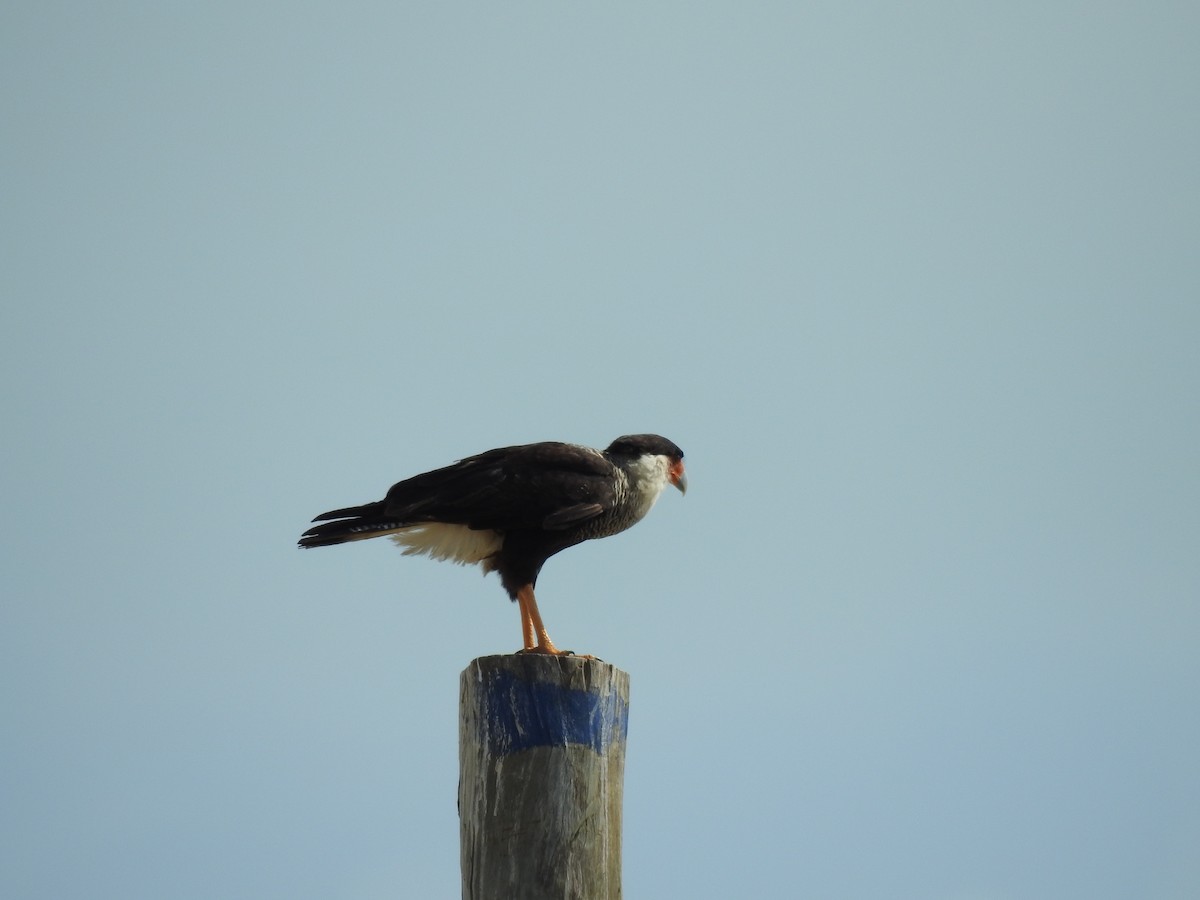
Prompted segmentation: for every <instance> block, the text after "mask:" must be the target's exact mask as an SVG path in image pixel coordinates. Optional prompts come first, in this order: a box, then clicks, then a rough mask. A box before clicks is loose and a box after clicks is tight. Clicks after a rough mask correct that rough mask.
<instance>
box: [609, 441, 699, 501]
mask: <svg viewBox="0 0 1200 900" xmlns="http://www.w3.org/2000/svg"><path fill="white" fill-rule="evenodd" d="M605 453H607V454H608V455H609V456H610V457H618V458H624V459H626V460H629V461H633V460H637V459H641V458H644V457H662V458H663V459H664V460H665V462H666V468H667V481H668V482H669V483H670V484H672V485H674V486H675V487H677V488H678V489H679V493H681V494H686V493H687V475H686V474H685V472H684V466H683V451H682V450H680V449H679V445H678V444H675V443H674V442H672V441H669V440H667V439H666V438H665V437H662V436H661V435H657V434H627V435H625V436H624V437H619V438H617V439H616V440H615V441H613V442H612V443H611V444H609V445H608V449H607V450H606V451H605Z"/></svg>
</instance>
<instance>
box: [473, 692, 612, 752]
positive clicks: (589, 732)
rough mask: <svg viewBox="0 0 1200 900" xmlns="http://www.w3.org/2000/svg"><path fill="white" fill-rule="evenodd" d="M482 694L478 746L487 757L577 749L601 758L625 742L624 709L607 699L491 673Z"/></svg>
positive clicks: (606, 696)
mask: <svg viewBox="0 0 1200 900" xmlns="http://www.w3.org/2000/svg"><path fill="white" fill-rule="evenodd" d="M485 677H486V679H487V684H486V685H484V690H483V694H484V696H483V701H484V707H483V715H482V716H481V717H480V730H481V731H482V732H483V733H482V734H480V735H479V738H480V742H481V743H484V744H486V745H487V748H488V752H489V754H490V755H492V756H505V755H507V754H509V753H517V752H520V751H521V750H528V749H530V748H531V747H565V746H568V745H572V744H574V745H579V746H584V747H591V748H592V750H594V751H595V752H596V753H604V752H605V751H606V750H607V749H608V747H609V746H610V745H611V744H613V743H617V742H621V741H624V740H625V735H626V734H627V732H628V728H629V704H628V703H626V702H625V701H624V700H622V699H621V697H620V696H619V695H618V694H617V693H616V692H615V691H610V692H609V693H607V694H596V693H589V692H588V691H582V690H576V689H572V688H564V687H562V686H560V685H557V684H547V683H546V682H538V681H523V680H521V679H520V678H516V677H515V676H513V675H512V674H511V673H510V672H490V673H488V674H487V675H486V676H485Z"/></svg>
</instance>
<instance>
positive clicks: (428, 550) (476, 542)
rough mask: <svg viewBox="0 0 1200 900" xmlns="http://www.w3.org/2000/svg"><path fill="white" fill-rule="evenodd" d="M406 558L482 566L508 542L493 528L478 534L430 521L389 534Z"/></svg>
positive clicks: (465, 528) (459, 527) (474, 531)
mask: <svg viewBox="0 0 1200 900" xmlns="http://www.w3.org/2000/svg"><path fill="white" fill-rule="evenodd" d="M388 537H390V538H391V539H392V540H393V541H395V542H396V546H398V547H400V548H402V549H403V550H404V555H405V556H428V557H430V558H431V559H437V560H446V561H449V562H455V563H458V564H459V565H462V566H469V565H473V564H475V563H481V562H483V561H484V560H486V559H487V558H488V557H489V556H492V555H493V554H495V553H496V552H497V551H499V549H500V547H501V545H502V544H503V543H504V539H503V538H502V537H501V536H500V535H499V534H498V533H497V532H495V531H492V530H491V529H482V530H478V531H476V530H475V529H472V528H468V527H467V526H466V525H446V524H443V523H441V522H430V523H428V524H425V525H410V526H408V527H407V528H401V529H398V530H396V531H394V532H392V533H391V534H389V535H388Z"/></svg>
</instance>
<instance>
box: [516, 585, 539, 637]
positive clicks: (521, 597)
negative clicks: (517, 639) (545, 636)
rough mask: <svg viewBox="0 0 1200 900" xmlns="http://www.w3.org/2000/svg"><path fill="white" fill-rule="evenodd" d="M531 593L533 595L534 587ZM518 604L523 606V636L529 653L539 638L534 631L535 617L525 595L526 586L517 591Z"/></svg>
mask: <svg viewBox="0 0 1200 900" xmlns="http://www.w3.org/2000/svg"><path fill="white" fill-rule="evenodd" d="M529 593H530V595H531V596H532V594H533V589H532V588H531V589H530V591H529ZM517 605H518V606H519V607H521V637H522V639H523V640H524V642H525V652H526V653H528V652H529V651H531V650H532V649H533V648H534V647H535V646H536V645H537V640H536V637H535V635H534V631H533V618H532V617H531V616H530V615H529V599H528V597H526V596H525V589H524V588H522V589H521V590H519V591H517Z"/></svg>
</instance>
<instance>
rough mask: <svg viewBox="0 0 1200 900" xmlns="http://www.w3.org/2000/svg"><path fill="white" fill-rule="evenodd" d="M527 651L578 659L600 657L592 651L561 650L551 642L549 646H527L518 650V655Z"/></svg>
mask: <svg viewBox="0 0 1200 900" xmlns="http://www.w3.org/2000/svg"><path fill="white" fill-rule="evenodd" d="M526 653H530V654H532V653H537V654H540V655H542V656H573V657H575V658H576V659H597V660H598V659H599V658H600V657H598V656H592V654H590V653H576V652H575V651H574V650H559V649H558V648H557V647H555V646H554V645H553V644H551V645H550V646H549V647H547V646H545V645H539V646H537V647H526V648H525V649H524V650H518V651H517V655H518V656H521V655H524V654H526Z"/></svg>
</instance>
